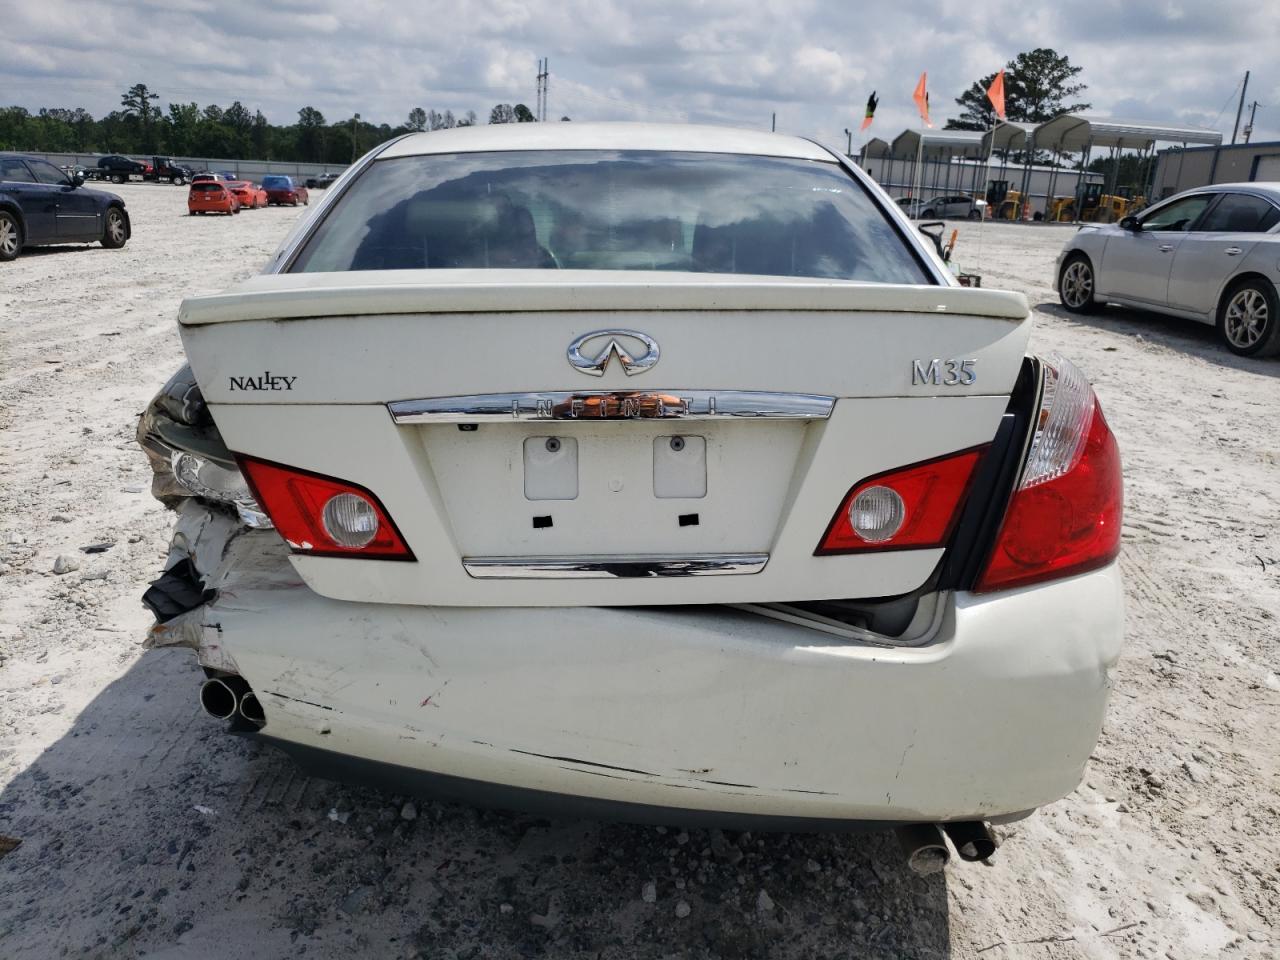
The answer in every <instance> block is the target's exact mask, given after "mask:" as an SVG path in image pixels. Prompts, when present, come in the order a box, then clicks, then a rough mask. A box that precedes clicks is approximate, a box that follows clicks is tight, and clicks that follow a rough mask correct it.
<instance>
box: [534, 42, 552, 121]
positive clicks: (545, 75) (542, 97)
mask: <svg viewBox="0 0 1280 960" xmlns="http://www.w3.org/2000/svg"><path fill="white" fill-rule="evenodd" d="M549 63H550V61H549V60H548V59H547V58H546V57H542V58H541V59H539V60H538V105H537V106H536V107H535V108H534V109H535V111H536V115H537V118H538V119H539V120H546V119H547V90H548V88H549V87H550V86H551V71H550V69H549V68H548V66H547V65H548V64H549Z"/></svg>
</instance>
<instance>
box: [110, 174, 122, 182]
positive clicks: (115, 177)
mask: <svg viewBox="0 0 1280 960" xmlns="http://www.w3.org/2000/svg"><path fill="white" fill-rule="evenodd" d="M124 179H125V178H124V174H122V173H113V174H112V175H111V182H112V183H124Z"/></svg>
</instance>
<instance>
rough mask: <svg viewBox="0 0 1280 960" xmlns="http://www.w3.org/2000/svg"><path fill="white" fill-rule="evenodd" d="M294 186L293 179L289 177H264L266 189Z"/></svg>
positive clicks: (263, 186) (263, 182) (264, 187)
mask: <svg viewBox="0 0 1280 960" xmlns="http://www.w3.org/2000/svg"><path fill="white" fill-rule="evenodd" d="M292 187H293V181H291V180H290V179H289V178H288V177H263V178H262V189H264V190H288V189H290V188H292Z"/></svg>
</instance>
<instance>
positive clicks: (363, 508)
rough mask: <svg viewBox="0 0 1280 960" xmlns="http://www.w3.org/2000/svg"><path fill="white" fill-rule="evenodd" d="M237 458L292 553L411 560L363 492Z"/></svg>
mask: <svg viewBox="0 0 1280 960" xmlns="http://www.w3.org/2000/svg"><path fill="white" fill-rule="evenodd" d="M236 459H237V461H238V462H239V464H240V469H241V471H242V472H243V473H244V475H245V478H246V479H247V480H248V482H249V486H250V489H251V490H252V491H253V494H254V496H255V498H256V499H257V501H258V503H260V504H261V505H262V508H263V509H264V510H265V511H266V512H267V514H268V516H270V517H271V520H272V522H273V523H274V524H275V526H276V529H277V530H279V531H280V535H281V536H282V537H284V539H285V541H286V542H287V543H288V544H289V546H290V547H292V548H293V550H294V551H295V552H296V553H305V554H308V555H310V556H321V557H324V556H328V557H368V558H372V559H379V560H413V559H415V558H414V555H413V551H412V550H410V549H409V546H408V544H406V543H405V541H404V538H403V537H402V536H401V535H400V531H399V530H398V529H397V528H396V525H395V524H394V523H393V522H392V520H391V517H390V516H388V515H387V512H386V510H385V509H384V508H383V506H382V503H381V501H379V500H378V498H377V497H376V496H375V495H374V494H373V493H372V492H371V491H369V490H366V489H365V488H364V487H361V486H359V485H357V484H354V483H348V482H347V481H345V480H338V479H335V478H333V477H326V476H323V475H322V474H318V473H312V472H311V471H309V470H299V469H297V468H295V467H286V466H284V465H283V464H279V463H271V462H270V461H268V460H259V459H257V458H254V457H246V456H237V457H236Z"/></svg>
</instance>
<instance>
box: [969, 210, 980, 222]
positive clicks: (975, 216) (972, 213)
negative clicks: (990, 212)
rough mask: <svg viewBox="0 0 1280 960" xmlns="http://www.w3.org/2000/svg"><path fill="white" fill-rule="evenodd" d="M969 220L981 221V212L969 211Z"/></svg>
mask: <svg viewBox="0 0 1280 960" xmlns="http://www.w3.org/2000/svg"><path fill="white" fill-rule="evenodd" d="M969 219H970V220H981V219H982V211H981V210H970V211H969Z"/></svg>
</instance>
